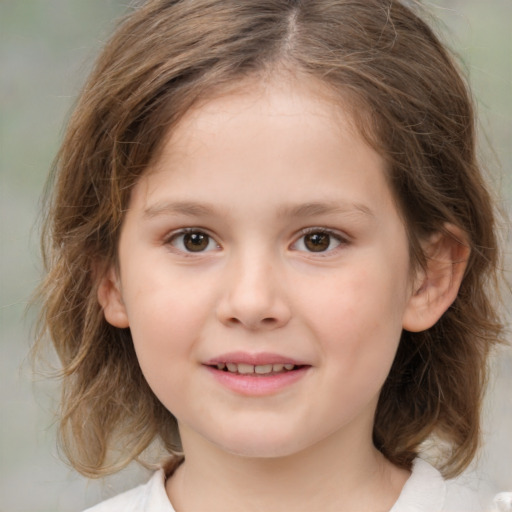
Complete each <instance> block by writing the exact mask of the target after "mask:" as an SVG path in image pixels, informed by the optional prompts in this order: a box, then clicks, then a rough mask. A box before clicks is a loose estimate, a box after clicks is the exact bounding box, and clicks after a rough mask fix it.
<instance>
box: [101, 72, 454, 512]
mask: <svg viewBox="0 0 512 512" xmlns="http://www.w3.org/2000/svg"><path fill="white" fill-rule="evenodd" d="M315 88H316V90H318V84H306V85H304V82H302V83H301V85H299V84H298V83H297V82H286V83H284V85H283V83H282V82H279V81H273V82H270V83H260V84H258V85H253V86H252V87H246V88H244V89H243V92H238V93H233V92H232V93H230V94H229V95H226V96H220V97H217V98H214V99H212V100H211V101H209V102H206V103H205V104H203V105H202V106H200V107H197V108H195V109H192V110H191V111H190V112H188V113H187V115H186V116H185V117H184V118H183V119H182V121H181V122H180V123H179V125H178V126H177V127H176V128H175V129H174V130H173V132H172V135H170V137H169V138H168V139H167V141H166V144H165V147H164V149H163V152H162V154H161V155H160V156H159V158H158V160H157V161H156V162H154V163H153V165H152V166H151V168H150V169H149V170H148V171H147V172H146V173H145V175H144V176H143V177H142V178H141V179H140V181H139V182H138V183H137V185H136V186H135V187H134V189H133V192H132V196H131V202H130V205H129V209H128V211H127V213H126V217H125V220H124V224H123V228H122V232H121V238H120V242H119V266H118V268H119V271H118V270H116V268H114V267H113V268H111V269H110V271H109V272H107V274H106V275H105V277H104V278H103V279H102V281H101V283H100V287H99V292H98V294H99V295H98V296H99V300H100V303H101V304H102V306H103V308H104V311H105V316H106V318H107V320H108V321H109V322H110V323H111V324H113V325H115V326H117V327H122V328H124V327H129V328H130V330H131V334H132V337H133V342H134V346H135V350H136V352H137V357H138V359H139V362H140V366H141V369H142V371H143V373H144V375H145V377H146V379H147V381H148V383H149V385H150V386H151V388H152V390H153V392H154V393H155V394H156V396H157V397H158V398H159V399H160V401H161V402H162V403H163V404H164V405H165V407H166V408H167V409H168V410H169V411H171V412H172V413H173V414H174V415H175V417H176V418H177V419H178V423H179V429H180V435H181V438H182V442H183V449H184V453H185V462H184V463H183V464H182V465H181V466H180V468H179V469H178V470H177V471H176V473H175V474H174V476H173V477H172V478H170V479H169V480H168V481H167V485H166V490H167V493H168V495H169V498H170V499H171V501H172V503H173V505H174V507H175V509H176V510H177V511H178V512H188V511H195V510H209V511H216V510H219V511H220V510H223V511H225V510H230V511H231V510H232V511H237V510H243V511H249V510H260V511H261V510H274V511H280V510H282V511H287V510H295V511H301V510H323V511H326V512H328V511H330V510H336V511H338V512H344V511H353V510H358V511H361V512H364V511H366V510H368V511H370V510H371V511H373V512H376V511H383V512H384V511H387V510H389V509H390V508H391V507H392V505H393V503H394V502H395V501H396V499H397V497H398V495H399V493H400V491H401V489H402V487H403V485H404V483H405V481H406V480H407V478H408V476H409V473H408V472H407V471H405V470H402V469H399V468H397V467H395V466H393V465H392V464H390V463H389V462H388V461H387V460H386V459H384V457H382V455H381V454H380V453H379V452H378V451H377V450H376V449H375V447H374V446H373V443H372V426H373V416H374V413H375V408H376V405H377V400H378V396H379V392H380V389H381V387H382V385H383V383H384V381H385V379H386V376H387V374H388V372H389V369H390V366H391V364H392V361H393V358H394V355H395V352H396V350H397V346H398V343H399V340H400V334H401V331H402V329H403V328H407V329H410V330H422V329H426V328H428V327H430V326H431V325H432V324H433V323H435V321H437V319H438V318H439V316H440V315H441V314H442V313H443V312H444V310H445V309H446V308H447V307H448V306H449V304H450V303H451V301H453V299H454V297H455V294H456V292H457V288H458V283H460V279H461V278H462V272H463V265H462V264H458V263H454V260H457V261H458V260H461V259H463V258H461V256H463V255H461V254H460V251H459V250H458V249H455V246H454V245H453V244H451V243H449V242H447V241H446V239H445V238H444V237H439V236H438V237H433V238H432V240H431V241H430V242H429V241H426V243H425V245H426V249H427V251H430V252H431V253H432V254H434V253H435V257H436V258H435V259H436V261H438V262H444V263H443V264H438V265H437V266H436V265H433V266H432V269H433V270H432V272H430V273H429V272H418V273H413V272H412V271H411V267H410V259H409V252H408V241H407V236H406V232H405V228H404V225H403V222H402V219H401V217H400V215H399V212H398V211H397V208H396V205H395V202H394V200H393V197H392V193H391V191H390V189H389V187H388V184H387V182H386V180H385V164H384V161H383V159H382V158H381V157H380V156H379V155H378V154H377V153H376V152H375V151H374V150H373V149H371V148H370V147H369V146H368V145H367V144H366V143H365V142H364V141H363V140H362V138H361V137H360V136H359V135H358V134H357V133H356V131H355V130H354V128H353V126H352V123H351V122H350V121H351V119H350V118H349V117H348V115H347V113H346V112H344V111H343V109H342V108H340V107H338V106H335V105H333V104H332V103H331V102H329V101H327V100H325V99H322V98H320V97H319V96H317V95H316V94H315V93H314V92H313V91H314V90H315ZM184 230H185V231H184ZM429 244H430V245H431V246H432V247H430V245H429ZM228 363H229V364H228ZM284 364H286V365H289V366H287V367H283V365H284ZM247 372H253V373H249V374H247ZM254 372H256V373H254Z"/></svg>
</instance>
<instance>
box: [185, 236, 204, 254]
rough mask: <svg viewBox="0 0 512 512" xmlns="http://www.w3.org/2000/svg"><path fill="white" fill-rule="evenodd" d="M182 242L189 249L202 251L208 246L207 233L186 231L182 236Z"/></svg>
mask: <svg viewBox="0 0 512 512" xmlns="http://www.w3.org/2000/svg"><path fill="white" fill-rule="evenodd" d="M183 243H184V245H185V247H186V248H187V250H189V251H192V252H199V251H203V250H204V249H206V247H208V235H205V234H204V233H187V234H186V235H185V236H184V238H183Z"/></svg>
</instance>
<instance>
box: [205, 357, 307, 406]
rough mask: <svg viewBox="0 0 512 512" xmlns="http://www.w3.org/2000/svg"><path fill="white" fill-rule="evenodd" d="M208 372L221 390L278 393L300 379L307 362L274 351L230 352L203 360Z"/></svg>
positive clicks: (248, 393)
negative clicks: (256, 352)
mask: <svg viewBox="0 0 512 512" xmlns="http://www.w3.org/2000/svg"><path fill="white" fill-rule="evenodd" d="M203 366H204V367H205V368H206V369H207V370H208V371H209V373H210V375H211V376H212V377H213V378H214V379H215V380H216V381H217V382H218V383H219V384H220V385H221V386H222V387H223V388H225V389H228V390H230V391H231V392H235V393H236V394H241V395H245V396H254V397H257V396H260V397H263V396H268V395H274V394H276V393H280V392H281V391H284V390H285V389H287V388H289V387H290V386H293V385H295V383H298V382H299V381H301V380H302V379H303V378H304V377H305V376H306V374H308V373H309V370H311V369H312V366H311V365H310V364H307V363H305V361H297V360H294V359H292V358H290V357H287V356H281V355H278V354H270V353H260V354H248V353H246V352H234V353H233V352H232V353H229V354H224V355H220V356H218V357H215V358H213V359H210V360H209V361H206V362H205V363H203Z"/></svg>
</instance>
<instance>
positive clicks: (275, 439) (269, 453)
mask: <svg viewBox="0 0 512 512" xmlns="http://www.w3.org/2000/svg"><path fill="white" fill-rule="evenodd" d="M230 434H231V435H229V436H227V439H217V440H214V439H210V442H213V443H214V444H216V445H217V446H218V447H219V448H221V449H222V450H223V451H225V452H227V453H230V454H232V455H237V456H239V457H248V458H261V459H271V458H282V457H288V456H291V455H294V454H295V453H298V452H300V451H302V450H304V449H305V448H307V446H305V445H304V446H302V444H303V443H298V442H297V441H294V440H293V436H292V435H291V434H290V433H288V434H287V435H283V434H280V435H272V432H269V431H268V430H265V431H263V432H262V431H258V432H255V431H254V429H253V430H252V431H250V430H249V431H247V430H246V431H245V432H243V433H238V435H237V434H234V433H230Z"/></svg>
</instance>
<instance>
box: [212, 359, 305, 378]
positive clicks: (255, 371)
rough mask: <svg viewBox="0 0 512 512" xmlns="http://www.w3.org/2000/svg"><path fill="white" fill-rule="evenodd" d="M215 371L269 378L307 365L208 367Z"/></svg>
mask: <svg viewBox="0 0 512 512" xmlns="http://www.w3.org/2000/svg"><path fill="white" fill-rule="evenodd" d="M207 366H209V367H210V368H212V369H214V370H219V371H221V372H226V373H231V374H235V375H247V376H251V377H252V376H254V377H268V376H271V375H279V374H283V373H289V372H293V371H296V370H300V369H302V368H304V367H306V366H307V365H300V364H299V365H297V364H291V363H286V364H283V363H269V364H258V365H253V364H247V363H233V362H229V363H228V362H226V363H217V364H214V365H207Z"/></svg>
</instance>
